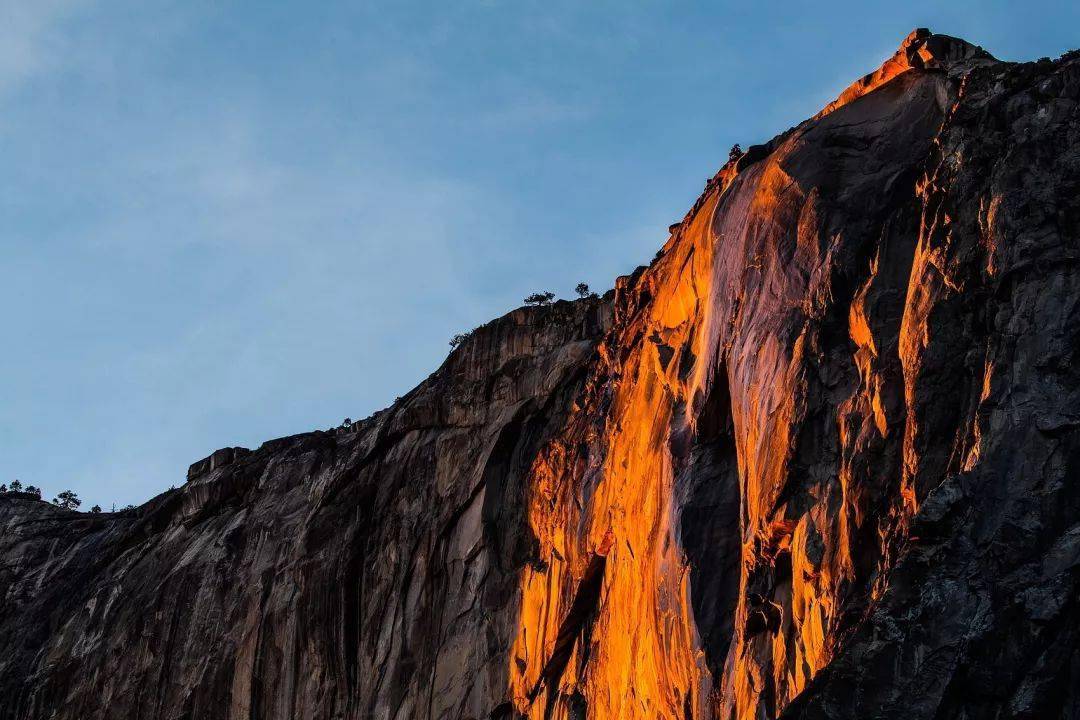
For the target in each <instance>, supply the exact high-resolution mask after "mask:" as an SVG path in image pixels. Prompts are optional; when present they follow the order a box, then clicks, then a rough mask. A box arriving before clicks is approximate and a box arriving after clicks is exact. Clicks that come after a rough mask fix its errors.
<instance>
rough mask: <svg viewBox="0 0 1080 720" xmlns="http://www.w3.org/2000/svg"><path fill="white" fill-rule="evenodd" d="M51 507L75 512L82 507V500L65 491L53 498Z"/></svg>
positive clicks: (69, 491)
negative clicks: (55, 506)
mask: <svg viewBox="0 0 1080 720" xmlns="http://www.w3.org/2000/svg"><path fill="white" fill-rule="evenodd" d="M53 505H58V506H60V507H62V508H64V509H65V510H77V509H78V508H79V506H80V505H82V500H80V499H79V496H78V495H76V494H75V493H73V492H72V491H71V490H65V491H63V492H62V493H59V494H58V495H57V496H56V497H54V498H53Z"/></svg>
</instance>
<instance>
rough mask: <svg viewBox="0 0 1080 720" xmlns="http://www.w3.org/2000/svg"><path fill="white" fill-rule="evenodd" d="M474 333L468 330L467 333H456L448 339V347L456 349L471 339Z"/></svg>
mask: <svg viewBox="0 0 1080 720" xmlns="http://www.w3.org/2000/svg"><path fill="white" fill-rule="evenodd" d="M474 332H476V331H475V330H470V331H469V332H463V333H458V334H457V335H455V336H454V337H452V338H450V347H451V348H456V347H457V346H458V345H460V344H461V343H463V342H465V341H466V340H468V339H469V338H471V337H472V336H473V333H474Z"/></svg>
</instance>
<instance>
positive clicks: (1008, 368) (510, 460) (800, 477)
mask: <svg viewBox="0 0 1080 720" xmlns="http://www.w3.org/2000/svg"><path fill="white" fill-rule="evenodd" d="M1078 101H1080V59H1077V58H1076V57H1071V56H1067V57H1064V58H1062V59H1061V60H1058V61H1056V62H1051V61H1040V62H1038V63H1024V64H1016V63H1004V62H1000V61H997V60H995V59H993V58H992V57H990V56H989V55H988V54H987V53H985V52H984V51H982V50H981V49H979V48H977V47H975V46H972V45H970V44H968V43H966V42H963V41H961V40H957V39H955V38H950V37H947V36H943V35H934V34H931V33H929V32H928V31H925V30H918V31H915V32H913V33H912V34H911V35H910V36H909V37H908V38H907V39H905V41H904V42H903V44H902V46H901V47H900V49H899V50H898V51H897V53H896V54H895V55H894V56H893V57H892V58H890V59H889V60H888V61H887V62H886V63H885V64H884V65H883V66H882V67H881V68H880V69H879V70H877V71H875V72H873V73H870V74H869V75H867V76H865V77H864V78H862V79H860V80H859V81H858V82H856V83H855V84H854V85H852V86H851V87H850V88H849V89H848V90H846V91H845V92H844V93H843V94H842V95H841V96H840V97H839V98H838V99H837V100H836V101H835V102H834V103H831V104H830V105H829V106H827V107H826V108H825V109H824V110H823V111H822V112H821V113H819V114H818V115H816V116H815V117H814V118H812V119H810V120H808V121H806V122H804V123H803V124H801V125H799V126H798V127H795V128H792V129H791V130H789V131H788V132H786V133H784V134H782V135H780V136H778V137H777V138H775V139H774V140H772V141H771V142H769V143H767V144H765V145H761V146H753V147H751V148H749V149H748V151H747V153H746V154H745V155H743V156H742V157H741V158H739V159H738V160H735V161H732V162H729V163H728V164H727V165H725V166H724V167H723V168H722V169H721V170H720V171H719V172H718V173H717V175H716V176H715V177H714V178H713V179H712V180H710V182H709V183H708V185H707V186H706V189H705V192H704V193H703V195H702V196H701V198H699V200H698V201H697V202H696V203H695V205H694V206H693V208H692V209H691V211H690V212H689V213H688V214H687V216H686V218H685V219H684V220H683V221H682V222H681V223H679V224H678V225H676V226H673V229H672V234H671V237H670V238H669V239H668V241H667V243H666V244H665V245H664V247H663V250H662V252H661V254H660V255H659V256H658V258H657V259H656V260H655V261H654V262H653V264H652V265H651V266H649V267H648V268H640V269H639V270H638V271H637V272H635V273H634V274H633V275H631V276H629V277H626V278H620V280H619V282H618V283H617V287H616V291H615V293H614V296H613V297H612V296H611V295H609V296H606V297H605V298H604V299H594V300H586V301H580V302H577V303H558V304H557V305H556V306H554V307H553V308H550V309H544V308H537V309H523V310H518V311H515V312H514V313H511V314H510V315H508V316H506V317H504V318H501V319H500V320H497V321H494V322H493V323H490V324H489V325H488V326H485V327H484V328H481V329H480V330H479V331H478V332H477V333H476V334H475V335H474V336H473V337H472V338H470V339H469V340H468V341H467V342H466V343H465V344H463V345H462V346H461V347H460V348H458V349H457V350H455V351H454V352H453V353H452V354H451V356H450V357H449V358H448V360H447V362H446V363H445V364H444V366H443V367H442V368H440V369H439V371H437V372H436V373H435V374H434V375H433V376H432V377H431V378H429V380H427V381H426V382H425V383H423V384H422V385H421V386H419V387H418V388H417V389H416V390H414V391H412V392H411V393H409V394H408V395H407V396H405V397H404V398H401V399H400V400H399V401H398V402H397V403H395V405H394V406H393V407H392V408H390V409H389V410H386V411H383V412H382V413H379V414H377V415H376V416H374V417H372V418H370V419H368V420H367V421H364V422H363V423H361V424H360V425H359V427H358V428H355V429H352V430H349V431H343V430H339V431H336V432H328V433H312V434H308V435H303V436H297V437H294V438H286V439H282V440H278V441H272V442H270V443H267V444H265V445H264V446H263V447H261V448H259V449H258V450H256V451H255V452H253V453H247V452H246V451H242V450H227V451H222V452H219V453H216V454H215V455H214V456H212V457H211V458H208V460H207V461H204V462H203V463H199V464H196V466H193V468H192V473H191V479H190V480H189V482H188V483H187V484H186V485H185V486H184V487H182V488H180V489H179V490H176V491H172V492H170V493H166V494H165V495H163V496H161V497H159V498H156V499H155V500H154V501H151V503H149V504H148V505H146V506H144V507H142V508H139V509H138V510H136V511H133V512H128V513H120V514H110V515H104V516H101V517H90V516H86V515H80V514H77V513H67V512H64V511H61V510H58V509H55V508H51V507H49V506H46V505H44V504H43V503H36V502H33V501H29V500H21V499H0V528H3V535H2V536H0V558H2V563H3V564H2V566H0V594H2V597H3V606H2V607H0V643H2V645H3V646H4V647H6V648H10V650H9V652H7V653H5V654H4V655H3V656H0V718H12V719H15V718H18V719H19V720H22V719H24V718H44V717H59V718H106V717H142V718H204V717H206V718H294V717H296V718H387V719H389V718H513V717H529V718H597V719H600V718H657V717H660V718H682V719H685V718H724V719H725V720H727V719H728V718H737V719H738V720H749V719H757V718H776V717H784V718H847V717H850V718H867V717H872V718H926V719H927V720H945V719H949V718H955V719H957V720H960V719H961V718H964V719H972V718H1001V717H1025V718H1053V717H1067V718H1073V717H1080V690H1078V689H1077V688H1080V488H1078V487H1077V486H1076V482H1075V478H1076V477H1077V473H1076V470H1077V467H1076V466H1077V462H1078V460H1080V456H1078V452H1080V435H1078V428H1080V411H1078V410H1077V407H1080V404H1078V401H1080V377H1078V376H1077V374H1078V373H1080V370H1078V363H1080V360H1077V359H1074V354H1075V353H1076V352H1077V348H1078V347H1080V322H1078V321H1077V320H1075V319H1074V318H1075V317H1076V314H1075V312H1074V309H1075V306H1076V304H1077V303H1078V302H1080V265H1078V261H1080V249H1078V247H1080V246H1078V234H1080V195H1078V190H1080V188H1078V185H1080V137H1078V134H1080V110H1078V105H1077V103H1078Z"/></svg>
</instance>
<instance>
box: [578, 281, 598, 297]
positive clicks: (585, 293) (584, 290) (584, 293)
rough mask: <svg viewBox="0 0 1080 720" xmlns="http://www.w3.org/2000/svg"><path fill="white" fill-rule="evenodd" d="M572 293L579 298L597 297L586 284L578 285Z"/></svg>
mask: <svg viewBox="0 0 1080 720" xmlns="http://www.w3.org/2000/svg"><path fill="white" fill-rule="evenodd" d="M574 292H576V293H577V296H578V297H579V298H594V297H597V295H596V293H594V292H593V291H592V290H590V289H589V284H588V283H578V284H577V287H575V288H574Z"/></svg>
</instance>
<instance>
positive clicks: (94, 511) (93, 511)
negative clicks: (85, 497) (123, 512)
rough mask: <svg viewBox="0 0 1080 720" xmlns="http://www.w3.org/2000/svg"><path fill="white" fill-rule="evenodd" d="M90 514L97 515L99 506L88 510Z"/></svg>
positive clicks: (99, 509) (99, 510)
mask: <svg viewBox="0 0 1080 720" xmlns="http://www.w3.org/2000/svg"><path fill="white" fill-rule="evenodd" d="M90 512H92V513H94V514H95V515H97V514H98V513H100V512H101V506H100V505H95V506H94V507H92V508H90Z"/></svg>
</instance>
